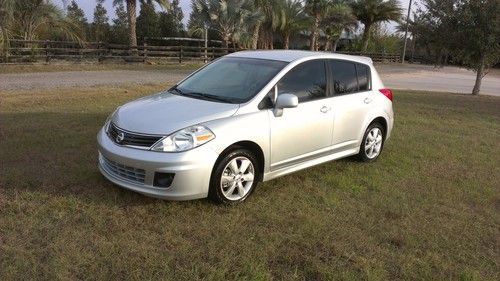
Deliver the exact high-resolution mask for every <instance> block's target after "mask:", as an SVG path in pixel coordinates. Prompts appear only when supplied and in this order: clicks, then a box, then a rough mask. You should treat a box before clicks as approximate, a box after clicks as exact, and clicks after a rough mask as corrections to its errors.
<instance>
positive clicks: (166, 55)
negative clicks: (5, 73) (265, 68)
mask: <svg viewBox="0 0 500 281" xmlns="http://www.w3.org/2000/svg"><path fill="white" fill-rule="evenodd" d="M195 45H196V44H195ZM240 50H241V49H237V48H222V47H214V46H209V47H207V48H205V47H204V46H199V45H198V46H193V44H186V45H182V44H178V45H175V46H152V45H148V44H143V45H141V46H137V48H130V47H129V46H128V45H119V44H107V43H102V42H83V43H76V42H69V41H40V40H31V41H27V40H11V41H10V48H9V49H8V50H7V51H6V52H4V54H3V55H2V56H0V63H35V62H45V63H51V62H56V61H61V60H63V61H74V62H84V61H99V62H102V61H106V60H120V61H126V62H146V61H158V62H160V61H163V62H170V63H183V62H207V61H210V60H213V59H215V58H218V57H221V56H223V55H226V54H228V53H232V52H235V51H240ZM341 53H344V54H350V55H363V56H368V57H371V58H372V59H373V61H374V62H399V61H400V56H399V55H395V54H383V53H364V54H363V53H349V52H341Z"/></svg>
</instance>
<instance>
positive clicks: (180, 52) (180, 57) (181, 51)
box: [179, 44, 184, 63]
mask: <svg viewBox="0 0 500 281" xmlns="http://www.w3.org/2000/svg"><path fill="white" fill-rule="evenodd" d="M183 51H184V50H183V48H182V44H181V49H180V50H179V63H182V53H183Z"/></svg>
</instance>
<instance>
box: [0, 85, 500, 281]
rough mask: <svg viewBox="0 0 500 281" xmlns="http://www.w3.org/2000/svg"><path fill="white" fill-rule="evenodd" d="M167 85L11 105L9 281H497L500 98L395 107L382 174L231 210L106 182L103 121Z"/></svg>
mask: <svg viewBox="0 0 500 281" xmlns="http://www.w3.org/2000/svg"><path fill="white" fill-rule="evenodd" d="M165 86H166V85H145V86H121V87H113V88H112V87H96V88H90V89H78V88H73V89H59V90H51V91H29V92H28V91H27V92H2V93H0V279H1V280H20V279H49V280H53V279H113V280H124V279H138V280H145V279H175V280H193V279H206V280H226V279H249V280H268V279H277V280H325V279H326V280H329V279H344V280H360V279H365V280H387V279H393V280H401V279H406V280H458V279H461V280H499V279H500V98H495V97H487V96H478V97H472V96H461V95H451V94H438V93H414V92H413V93H411V92H396V93H395V103H394V107H395V112H396V113H395V116H396V123H395V128H394V131H393V136H392V138H391V139H390V140H389V142H388V143H387V144H386V147H385V150H384V152H383V154H382V156H381V158H380V159H379V161H378V162H376V163H372V164H362V163H358V162H355V161H353V160H350V159H347V160H340V161H336V162H330V163H327V164H323V165H320V166H316V167H314V168H310V169H307V170H304V171H301V172H298V173H295V174H293V175H289V176H284V177H281V178H279V179H276V180H273V181H270V182H266V183H263V184H261V185H259V187H258V188H257V190H256V192H255V193H254V194H253V195H252V196H251V197H250V198H249V200H248V201H247V202H245V203H244V204H242V205H239V206H236V207H231V208H229V207H223V206H218V205H214V204H212V203H210V202H209V201H207V200H197V201H190V202H168V201H160V200H156V199H152V198H148V197H144V196H142V195H138V194H136V193H133V192H130V191H126V190H123V189H120V188H118V187H116V186H114V185H113V184H111V183H109V182H108V181H106V180H105V179H104V178H103V177H102V176H101V175H100V174H99V172H98V170H97V159H96V157H97V152H96V139H95V138H96V133H97V131H98V130H99V128H100V127H101V126H102V124H103V122H104V120H105V119H106V117H107V115H108V114H109V113H111V112H112V111H113V109H114V108H115V107H116V106H118V105H120V104H122V103H124V102H125V101H128V100H131V99H134V98H137V97H139V96H143V95H145V94H147V93H151V92H153V91H156V90H159V89H161V88H164V87H165Z"/></svg>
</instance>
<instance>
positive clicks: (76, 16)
mask: <svg viewBox="0 0 500 281" xmlns="http://www.w3.org/2000/svg"><path fill="white" fill-rule="evenodd" d="M66 16H67V17H68V19H69V20H71V21H72V22H73V23H74V24H75V25H76V26H78V28H79V29H80V33H81V35H82V36H81V37H82V38H85V37H86V36H87V33H88V25H89V24H88V22H87V18H86V17H85V13H84V12H83V10H82V9H81V8H80V7H79V6H78V4H76V1H75V0H73V1H71V3H70V4H69V5H68V8H67V14H66Z"/></svg>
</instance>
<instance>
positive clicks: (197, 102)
mask: <svg viewBox="0 0 500 281" xmlns="http://www.w3.org/2000/svg"><path fill="white" fill-rule="evenodd" d="M238 108H239V105H238V104H230V103H221V102H213V101H207V100H201V99H195V98H190V97H184V96H178V95H173V94H171V93H168V92H163V93H159V94H156V95H152V96H148V97H144V98H140V99H138V100H135V101H132V102H129V103H127V104H125V105H123V106H121V107H119V108H118V110H117V111H116V112H115V114H113V117H112V121H113V123H114V124H115V125H116V126H118V127H120V128H122V129H124V130H127V131H131V132H136V133H143V134H155V135H156V134H158V135H168V134H171V133H173V132H175V131H178V130H180V129H184V128H186V127H189V126H192V125H196V124H200V123H203V122H207V121H211V120H215V119H220V118H225V117H229V116H231V115H233V114H235V113H236V111H237V110H238Z"/></svg>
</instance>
